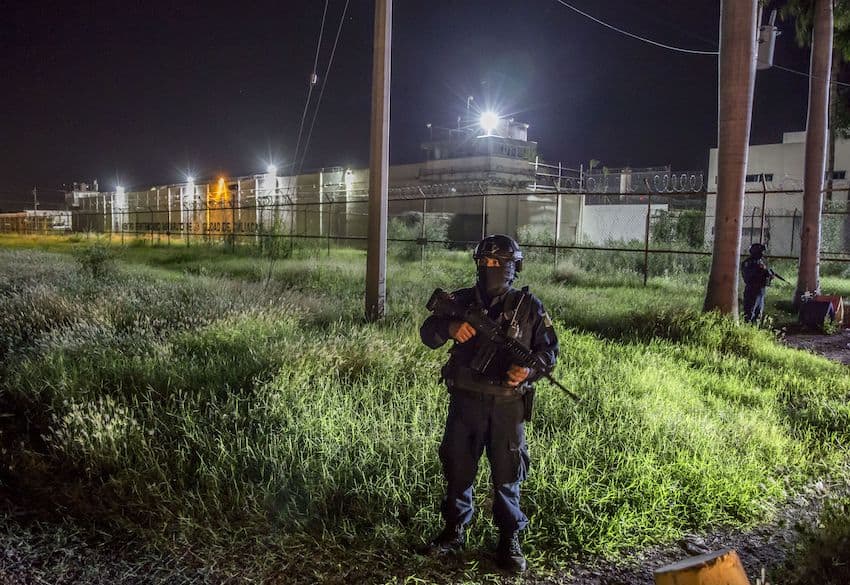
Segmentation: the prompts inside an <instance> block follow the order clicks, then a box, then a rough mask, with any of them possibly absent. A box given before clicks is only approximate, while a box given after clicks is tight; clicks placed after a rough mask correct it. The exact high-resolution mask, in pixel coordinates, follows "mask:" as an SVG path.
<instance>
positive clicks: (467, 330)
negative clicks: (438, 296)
mask: <svg viewBox="0 0 850 585" xmlns="http://www.w3.org/2000/svg"><path fill="white" fill-rule="evenodd" d="M476 333H478V332H477V331H476V330H475V327H473V326H472V325H470V324H469V323H467V322H466V321H452V322H451V323H449V335H451V337H452V339H454V340H455V341H457V342H458V343H466V342H467V341H469V340H470V339H472V338H473V337H475V334H476Z"/></svg>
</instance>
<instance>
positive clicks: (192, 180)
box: [186, 175, 195, 183]
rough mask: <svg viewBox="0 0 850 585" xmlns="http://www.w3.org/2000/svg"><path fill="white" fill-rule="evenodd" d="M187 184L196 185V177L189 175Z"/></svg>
mask: <svg viewBox="0 0 850 585" xmlns="http://www.w3.org/2000/svg"><path fill="white" fill-rule="evenodd" d="M186 182H187V183H194V182H195V177H193V176H192V175H188V176H187V177H186Z"/></svg>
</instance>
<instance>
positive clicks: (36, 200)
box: [32, 187, 38, 211]
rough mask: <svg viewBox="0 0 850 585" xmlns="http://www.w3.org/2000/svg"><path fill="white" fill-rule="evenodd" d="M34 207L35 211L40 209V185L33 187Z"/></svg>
mask: <svg viewBox="0 0 850 585" xmlns="http://www.w3.org/2000/svg"><path fill="white" fill-rule="evenodd" d="M32 208H33V210H34V211H38V187H33V188H32Z"/></svg>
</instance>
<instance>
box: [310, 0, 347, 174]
mask: <svg viewBox="0 0 850 585" xmlns="http://www.w3.org/2000/svg"><path fill="white" fill-rule="evenodd" d="M349 1H350V0H345V6H344V7H343V9H342V17H341V18H340V19H339V27H338V28H337V29H336V38H335V39H334V46H333V48H332V49H331V56H330V58H329V59H328V68H327V69H326V70H325V77H324V79H322V88H321V89H320V90H319V97H318V98H317V99H316V109H315V110H313V121H312V122H311V123H310V131H309V132H308V133H307V141H306V142H305V143H304V150H303V151H302V154H301V163H300V164H299V165H298V174H300V173H301V169H302V168H303V166H304V159H305V158H307V151H308V150H309V149H310V140H311V139H312V138H313V127H314V126H315V125H316V118H318V117H319V107H320V106H321V105H322V96H323V95H324V94H325V85H327V83H328V77H329V76H330V74H331V65H333V62H334V55H335V54H336V47H337V44H338V43H339V35H340V33H341V32H342V25H343V23H344V22H345V14H346V13H347V12H348V4H349Z"/></svg>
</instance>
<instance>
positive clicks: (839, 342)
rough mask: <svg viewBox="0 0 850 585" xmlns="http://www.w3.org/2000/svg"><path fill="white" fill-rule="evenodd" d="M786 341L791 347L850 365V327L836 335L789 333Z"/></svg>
mask: <svg viewBox="0 0 850 585" xmlns="http://www.w3.org/2000/svg"><path fill="white" fill-rule="evenodd" d="M784 341H785V343H786V344H787V345H790V346H791V347H796V348H797V349H804V350H808V351H811V352H813V353H817V354H820V355H822V356H824V357H825V358H828V359H831V360H835V361H837V362H840V363H842V364H844V365H847V366H850V329H844V330H843V331H841V332H839V333H836V334H835V335H822V334H812V333H789V334H788V335H786V336H785V339H784Z"/></svg>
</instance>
